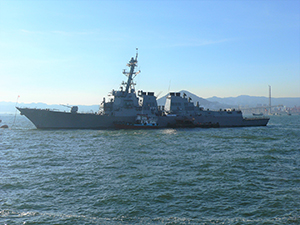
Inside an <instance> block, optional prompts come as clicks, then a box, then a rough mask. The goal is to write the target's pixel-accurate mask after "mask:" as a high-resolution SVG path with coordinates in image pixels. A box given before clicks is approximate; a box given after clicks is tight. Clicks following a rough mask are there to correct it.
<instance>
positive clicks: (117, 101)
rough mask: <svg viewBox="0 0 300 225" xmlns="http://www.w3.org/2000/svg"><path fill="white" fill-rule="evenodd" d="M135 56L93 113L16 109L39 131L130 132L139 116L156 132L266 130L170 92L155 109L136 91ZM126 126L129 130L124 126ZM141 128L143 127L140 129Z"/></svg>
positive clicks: (150, 98) (237, 114)
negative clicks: (123, 78)
mask: <svg viewBox="0 0 300 225" xmlns="http://www.w3.org/2000/svg"><path fill="white" fill-rule="evenodd" d="M137 59H138V53H136V56H135V58H134V57H132V58H131V59H130V61H129V62H128V63H127V66H128V67H129V72H127V71H126V70H125V69H124V70H123V74H124V75H126V76H127V81H126V82H122V85H121V87H120V89H119V90H112V92H111V93H110V95H109V98H108V99H107V100H106V99H105V98H103V101H102V103H101V104H100V107H99V111H98V112H96V113H80V112H78V107H77V106H72V107H71V110H70V111H69V112H64V111H57V110H50V109H37V108H26V107H23V108H21V107H16V108H17V109H18V110H19V111H20V113H21V115H25V116H26V117H27V118H28V119H29V120H30V121H31V122H32V123H33V124H34V125H35V127H36V128H38V129H109V128H118V127H119V126H118V125H120V124H124V126H122V128H123V129H126V128H128V129H130V128H132V126H133V125H134V124H137V123H141V121H137V117H139V115H146V116H147V118H149V120H151V121H155V126H157V128H168V127H169V128H187V127H191V128H192V127H203V128H207V127H248V126H266V125H267V123H268V121H269V118H264V117H263V118H244V117H243V115H242V112H241V111H240V110H235V109H225V110H219V111H213V110H204V109H203V108H202V107H200V106H199V103H198V102H197V103H196V104H194V103H193V102H192V101H191V98H189V97H187V96H186V95H185V94H183V95H181V94H180V93H176V92H170V93H169V94H168V96H167V98H166V102H165V105H164V106H158V104H157V100H156V96H155V95H154V92H144V91H142V90H140V91H137V92H136V91H135V83H134V82H133V80H134V78H135V77H136V76H137V75H138V74H139V73H140V71H136V67H137V63H138V60H137ZM126 124H128V126H126ZM139 127H140V128H143V126H141V125H139Z"/></svg>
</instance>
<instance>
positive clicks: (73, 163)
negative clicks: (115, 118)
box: [0, 114, 300, 225]
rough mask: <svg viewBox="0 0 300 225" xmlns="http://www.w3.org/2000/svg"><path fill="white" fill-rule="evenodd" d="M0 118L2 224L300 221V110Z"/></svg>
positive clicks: (0, 207) (254, 222) (0, 202)
mask: <svg viewBox="0 0 300 225" xmlns="http://www.w3.org/2000/svg"><path fill="white" fill-rule="evenodd" d="M0 119H1V120H2V123H1V124H2V125H3V124H7V125H9V129H0V225H2V224H7V225H9V224H300V116H296V115H292V116H272V117H271V119H270V121H269V124H268V126H266V127H249V128H209V129H203V128H202V129H201V128H194V129H161V130H37V129H35V128H34V126H33V125H32V124H31V123H30V122H29V121H28V120H27V119H26V118H25V117H24V116H20V115H18V116H17V117H16V120H15V122H14V123H13V121H14V115H7V114H2V115H0ZM1 124H0V125H1Z"/></svg>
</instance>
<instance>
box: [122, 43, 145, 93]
mask: <svg viewBox="0 0 300 225" xmlns="http://www.w3.org/2000/svg"><path fill="white" fill-rule="evenodd" d="M136 50H138V49H136ZM137 57H138V52H136V56H135V59H134V58H133V57H132V58H131V60H130V61H129V63H127V66H128V67H130V71H129V72H126V71H125V69H124V71H123V74H125V75H126V76H128V80H127V82H126V83H124V85H125V84H126V89H125V93H128V92H129V88H131V85H134V83H133V78H134V77H133V76H136V75H138V74H139V73H140V72H141V71H138V72H134V69H135V67H136V66H137V62H138V61H137Z"/></svg>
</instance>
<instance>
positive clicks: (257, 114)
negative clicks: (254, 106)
mask: <svg viewBox="0 0 300 225" xmlns="http://www.w3.org/2000/svg"><path fill="white" fill-rule="evenodd" d="M252 115H253V116H263V115H264V114H263V113H252Z"/></svg>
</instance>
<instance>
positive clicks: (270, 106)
mask: <svg viewBox="0 0 300 225" xmlns="http://www.w3.org/2000/svg"><path fill="white" fill-rule="evenodd" d="M271 109H272V105H271V86H270V85H269V114H270V115H271Z"/></svg>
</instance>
